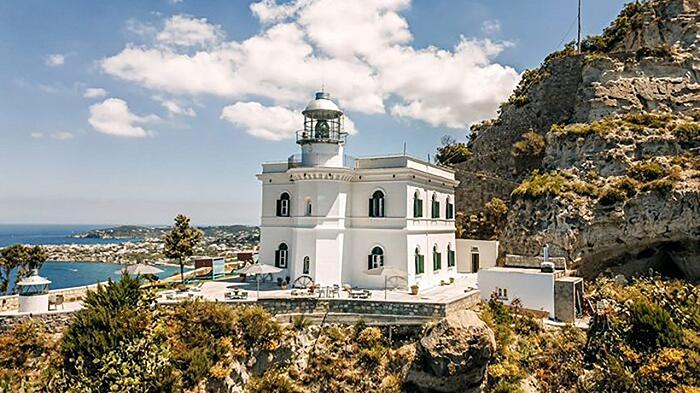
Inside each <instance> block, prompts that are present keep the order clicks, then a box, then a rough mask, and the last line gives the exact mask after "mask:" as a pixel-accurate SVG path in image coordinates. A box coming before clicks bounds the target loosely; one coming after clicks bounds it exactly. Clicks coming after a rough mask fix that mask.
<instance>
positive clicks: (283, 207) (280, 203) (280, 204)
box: [277, 192, 289, 217]
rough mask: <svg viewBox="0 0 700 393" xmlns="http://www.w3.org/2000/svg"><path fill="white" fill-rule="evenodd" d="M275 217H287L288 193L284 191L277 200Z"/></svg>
mask: <svg viewBox="0 0 700 393" xmlns="http://www.w3.org/2000/svg"><path fill="white" fill-rule="evenodd" d="M277 217H289V194H287V193H286V192H283V193H282V195H280V199H278V200H277Z"/></svg>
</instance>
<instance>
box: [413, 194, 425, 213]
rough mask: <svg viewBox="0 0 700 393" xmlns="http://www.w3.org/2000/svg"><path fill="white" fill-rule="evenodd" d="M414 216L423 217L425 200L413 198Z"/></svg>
mask: <svg viewBox="0 0 700 393" xmlns="http://www.w3.org/2000/svg"><path fill="white" fill-rule="evenodd" d="M413 217H415V218H419V217H423V201H422V200H421V199H417V198H416V199H414V200H413Z"/></svg>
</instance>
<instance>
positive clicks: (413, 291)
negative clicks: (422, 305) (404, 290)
mask: <svg viewBox="0 0 700 393" xmlns="http://www.w3.org/2000/svg"><path fill="white" fill-rule="evenodd" d="M418 288H419V286H418V284H413V285H411V295H413V296H415V295H418Z"/></svg>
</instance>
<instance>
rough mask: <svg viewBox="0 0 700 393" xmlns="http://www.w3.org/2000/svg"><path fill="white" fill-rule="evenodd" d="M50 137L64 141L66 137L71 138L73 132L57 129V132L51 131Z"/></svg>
mask: <svg viewBox="0 0 700 393" xmlns="http://www.w3.org/2000/svg"><path fill="white" fill-rule="evenodd" d="M51 138H53V139H58V140H60V141H65V140H68V139H73V134H71V133H70V132H66V131H59V132H54V133H52V134H51Z"/></svg>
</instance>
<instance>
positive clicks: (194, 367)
mask: <svg viewBox="0 0 700 393" xmlns="http://www.w3.org/2000/svg"><path fill="white" fill-rule="evenodd" d="M237 317H238V315H237V314H236V311H235V310H234V309H232V308H231V307H229V306H227V305H225V304H222V303H213V302H201V301H187V302H183V303H180V304H178V305H177V306H175V307H174V308H173V309H172V310H170V312H169V313H168V315H167V317H166V321H165V322H166V326H167V331H168V337H169V341H170V344H171V346H172V348H173V350H172V352H173V353H172V358H173V363H174V365H175V366H176V367H177V369H178V370H180V372H181V373H182V379H183V381H182V382H183V385H184V387H185V388H188V389H190V388H193V387H195V386H196V385H197V384H198V383H199V382H200V381H201V380H202V379H204V378H206V377H210V376H211V371H212V368H213V367H214V365H216V364H218V365H219V367H220V368H224V369H226V368H227V367H228V366H229V364H228V363H227V362H226V361H227V360H228V356H229V352H230V351H231V350H232V348H231V346H232V345H231V341H230V338H231V337H234V338H236V337H237V336H238V335H239V332H240V328H239V326H238V318H237ZM193 327H196V328H193ZM222 362H223V363H222Z"/></svg>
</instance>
